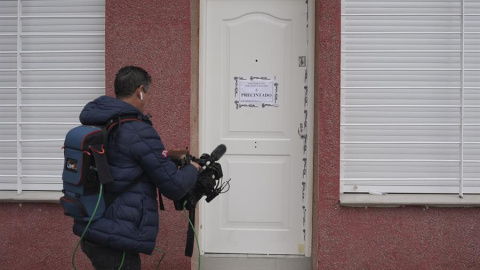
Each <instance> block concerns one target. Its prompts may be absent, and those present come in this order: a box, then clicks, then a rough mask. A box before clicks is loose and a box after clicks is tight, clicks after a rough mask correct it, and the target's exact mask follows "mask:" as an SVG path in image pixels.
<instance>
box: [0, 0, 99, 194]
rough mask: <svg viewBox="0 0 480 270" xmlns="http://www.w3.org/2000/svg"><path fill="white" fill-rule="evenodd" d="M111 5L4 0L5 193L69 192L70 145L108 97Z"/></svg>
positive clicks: (0, 116) (1, 141) (0, 35)
mask: <svg viewBox="0 0 480 270" xmlns="http://www.w3.org/2000/svg"><path fill="white" fill-rule="evenodd" d="M104 44H105V3H104V1H100V0H83V1H78V0H2V1H0V93H1V98H0V190H16V191H17V192H18V193H21V192H22V191H25V190H61V189H62V184H61V183H62V181H61V173H62V167H63V150H62V145H63V140H64V138H65V134H66V132H67V131H68V130H69V129H70V128H72V127H73V126H75V125H78V123H79V120H78V116H79V113H80V110H81V109H82V107H83V106H84V105H85V103H87V102H88V101H89V100H91V99H93V98H96V97H98V96H99V95H102V94H103V93H104V92H105V89H104V88H105V78H104V77H105V71H104V70H105V60H104V58H105V49H104V47H105V45H104Z"/></svg>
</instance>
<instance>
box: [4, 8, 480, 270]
mask: <svg viewBox="0 0 480 270" xmlns="http://www.w3.org/2000/svg"><path fill="white" fill-rule="evenodd" d="M192 1H196V0H192ZM190 14H191V13H190V1H188V0H175V1H173V0H172V1H166V0H165V1H155V0H137V1H127V0H107V25H106V85H107V93H109V94H110V95H112V94H113V88H112V85H113V78H114V76H115V73H116V71H117V70H118V69H119V68H120V67H121V66H123V65H127V64H134V65H139V66H142V67H144V68H145V69H147V70H148V71H149V72H150V73H151V74H152V76H153V84H152V88H151V95H154V98H153V99H152V102H151V104H150V112H151V113H152V114H153V116H154V119H153V120H154V125H155V127H156V128H157V130H158V131H159V133H160V135H161V136H162V139H163V141H164V143H165V144H166V146H167V147H169V148H183V147H185V146H188V145H189V142H190V139H191V138H190V136H191V134H192V133H193V132H191V130H190V117H191V116H190V115H189V111H190V97H191V94H190V89H191V87H192V86H191V76H190V72H191V68H192V67H191V64H190V63H191V61H192V59H191V56H190V53H191V45H190V44H191V40H190V39H191V31H192V29H191V26H190ZM316 27H317V30H316V32H317V37H316V59H315V60H316V71H315V78H316V93H315V95H316V96H315V101H316V122H315V124H316V132H317V134H316V138H317V139H316V141H315V149H316V153H315V162H316V165H317V166H318V167H317V169H316V170H315V175H316V176H317V177H315V178H314V182H315V185H316V188H315V191H314V193H315V201H314V208H315V209H316V211H315V216H314V219H313V223H314V224H313V227H314V228H315V233H314V238H313V241H312V242H313V244H312V245H313V247H312V250H313V254H314V256H315V257H314V258H315V259H314V263H313V265H316V267H314V269H322V270H323V269H327V270H328V269H335V270H337V269H480V208H429V209H424V208H422V207H405V208H367V209H365V208H345V207H340V206H339V205H338V199H339V194H338V193H339V157H340V156H339V143H340V137H339V134H340V133H339V132H340V130H339V121H340V0H317V1H316ZM193 70H194V69H193ZM166 207H167V208H168V210H167V211H165V212H161V213H160V214H161V220H160V222H161V230H160V234H159V237H158V244H157V246H158V247H159V248H160V249H163V250H165V251H166V252H167V256H166V257H165V260H164V262H162V267H161V269H173V270H183V269H190V260H189V259H188V258H186V257H185V256H184V255H183V250H184V245H185V232H186V228H187V224H186V220H185V218H184V217H183V215H182V213H181V212H177V211H174V210H173V209H174V208H173V205H172V204H171V203H170V202H166ZM71 225H72V220H71V219H70V218H68V217H64V216H63V214H62V210H61V207H60V205H59V204H41V203H38V204H36V203H28V204H27V203H23V204H19V203H0V269H6V270H13V269H15V270H16V269H19V270H20V269H38V270H56V269H71V254H72V251H73V248H74V246H75V243H76V241H77V239H78V238H77V237H75V236H74V235H73V233H72V232H71ZM159 258H160V255H159V254H155V253H154V254H153V255H152V256H143V257H142V260H143V266H144V269H155V265H156V263H157V262H158V259H159ZM76 263H77V266H78V269H82V270H83V269H92V268H91V267H90V266H89V262H88V261H87V260H86V258H85V256H84V255H83V253H82V252H81V251H80V250H79V251H78V252H77V257H76ZM226 270H228V269H226Z"/></svg>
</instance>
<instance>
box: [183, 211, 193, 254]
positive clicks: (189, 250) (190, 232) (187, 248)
mask: <svg viewBox="0 0 480 270" xmlns="http://www.w3.org/2000/svg"><path fill="white" fill-rule="evenodd" d="M188 212H189V214H188V218H189V219H190V221H191V222H192V224H191V225H190V223H188V231H187V243H186V245H185V256H187V257H192V255H193V243H194V242H195V234H194V232H193V228H192V226H195V207H194V208H193V209H192V210H189V211H188Z"/></svg>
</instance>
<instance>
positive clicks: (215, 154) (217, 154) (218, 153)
mask: <svg viewBox="0 0 480 270" xmlns="http://www.w3.org/2000/svg"><path fill="white" fill-rule="evenodd" d="M225 152H227V147H226V146H225V144H220V145H219V146H217V148H215V149H214V150H213V151H212V154H211V155H210V157H212V161H217V160H219V159H220V158H221V157H222V156H223V154H225Z"/></svg>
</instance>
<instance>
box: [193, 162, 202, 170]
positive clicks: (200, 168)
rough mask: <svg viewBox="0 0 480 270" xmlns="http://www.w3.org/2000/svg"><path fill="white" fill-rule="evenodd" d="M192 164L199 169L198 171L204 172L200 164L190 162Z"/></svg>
mask: <svg viewBox="0 0 480 270" xmlns="http://www.w3.org/2000/svg"><path fill="white" fill-rule="evenodd" d="M190 164H192V165H193V166H195V168H196V169H197V171H201V170H202V167H200V165H198V163H196V162H193V161H190Z"/></svg>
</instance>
